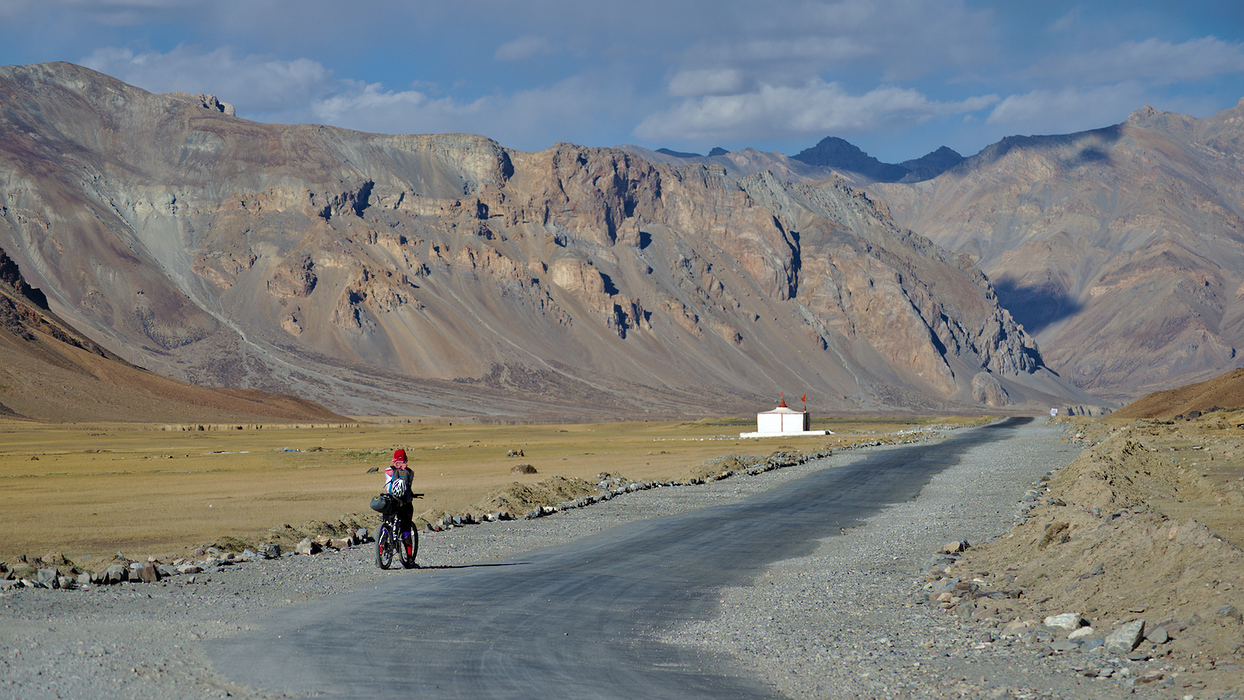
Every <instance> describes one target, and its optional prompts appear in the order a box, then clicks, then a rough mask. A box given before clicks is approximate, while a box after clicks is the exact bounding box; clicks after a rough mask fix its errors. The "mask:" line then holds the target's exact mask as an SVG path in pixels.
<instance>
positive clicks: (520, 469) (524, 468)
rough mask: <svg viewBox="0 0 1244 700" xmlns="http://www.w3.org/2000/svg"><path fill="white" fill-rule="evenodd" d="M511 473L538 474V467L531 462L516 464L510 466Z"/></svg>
mask: <svg viewBox="0 0 1244 700" xmlns="http://www.w3.org/2000/svg"><path fill="white" fill-rule="evenodd" d="M510 473H511V474H537V473H538V472H537V471H536V468H535V467H533V466H531V465H530V464H516V465H514V466H512V467H510Z"/></svg>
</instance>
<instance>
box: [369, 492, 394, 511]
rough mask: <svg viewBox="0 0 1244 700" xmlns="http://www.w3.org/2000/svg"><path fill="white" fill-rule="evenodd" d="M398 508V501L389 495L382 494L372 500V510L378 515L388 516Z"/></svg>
mask: <svg viewBox="0 0 1244 700" xmlns="http://www.w3.org/2000/svg"><path fill="white" fill-rule="evenodd" d="M396 507H397V499H396V498H394V497H392V496H390V495H389V494H387V493H382V494H380V495H378V496H376V497H375V498H373V499H371V509H372V510H374V511H376V512H377V513H384V514H386V515H387V514H388V513H389V512H390V511H392V510H393V509H394V508H396Z"/></svg>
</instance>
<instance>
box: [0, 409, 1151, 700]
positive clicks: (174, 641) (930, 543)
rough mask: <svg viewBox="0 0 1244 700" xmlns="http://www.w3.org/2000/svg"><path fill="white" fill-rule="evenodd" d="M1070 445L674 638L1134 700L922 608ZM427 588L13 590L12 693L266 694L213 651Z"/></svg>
mask: <svg viewBox="0 0 1244 700" xmlns="http://www.w3.org/2000/svg"><path fill="white" fill-rule="evenodd" d="M1060 437H1061V431H1060V430H1059V429H1058V428H1055V427H1048V426H1043V425H1038V426H1029V427H1026V428H1022V429H1021V432H1020V434H1019V437H1018V438H1016V439H1015V440H1012V441H1010V442H1008V443H1006V444H1005V446H1003V445H987V446H983V447H978V448H976V449H974V450H972V451H970V452H969V453H968V454H967V455H966V457H965V460H964V462H963V463H962V464H960V465H959V466H956V467H954V468H952V469H949V470H947V471H946V472H943V473H942V474H940V475H938V476H937V477H935V478H934V480H933V481H932V482H931V483H930V484H929V485H928V486H927V487H926V488H925V489H924V492H923V493H922V495H921V497H920V498H919V499H917V500H915V501H912V502H909V503H904V504H899V505H897V506H895V507H893V508H891V509H889V510H887V511H885V512H883V513H881V514H879V515H877V516H875V517H873V518H871V519H870V520H868V521H867V522H866V523H865V524H864V525H862V526H861V527H858V528H854V529H852V530H850V531H847V532H844V533H843V536H840V537H831V538H828V539H826V540H823V541H822V542H821V544H820V546H819V548H818V549H817V550H816V551H815V552H814V553H813V554H812V555H810V556H807V557H803V558H798V559H792V560H787V561H783V562H779V563H778V564H776V565H774V566H773V567H771V569H770V570H769V571H768V572H767V573H766V574H764V575H763V576H761V577H760V578H759V579H758V580H756V581H755V582H753V584H752V585H749V586H746V587H740V588H729V589H725V590H723V591H722V603H721V608H720V611H721V614H720V615H719V616H718V617H716V618H715V619H713V620H710V621H706V622H702V623H697V624H695V625H692V626H690V627H688V628H684V629H677V630H671V631H669V632H668V635H667V641H671V642H675V643H681V644H688V645H696V646H700V647H704V648H707V649H709V650H710V651H713V652H716V653H722V654H730V655H734V656H735V657H737V663H738V664H739V665H740V667H741V668H742V669H744V670H745V671H746V672H747V673H749V674H751V675H754V676H756V677H759V678H762V679H765V680H767V681H768V682H770V683H772V684H773V685H774V687H775V689H776V690H777V691H778V692H780V693H782V694H785V695H789V696H792V697H849V696H859V697H931V696H941V697H953V696H954V695H955V694H956V693H958V694H960V696H961V697H1068V698H1071V697H1076V698H1083V697H1116V696H1120V695H1122V694H1125V693H1128V692H1131V691H1132V690H1133V688H1131V687H1128V686H1126V685H1125V684H1124V683H1123V682H1122V681H1121V680H1120V678H1123V677H1125V676H1119V677H1114V678H1112V679H1106V680H1102V679H1089V678H1087V677H1085V676H1083V675H1081V674H1079V673H1078V672H1077V670H1076V668H1075V665H1076V664H1082V661H1080V660H1077V659H1073V658H1071V657H1063V656H1059V655H1057V654H1051V653H1050V652H1049V651H1048V650H1045V649H1039V648H1036V647H1025V646H1023V645H1015V644H1010V645H1008V644H1007V643H1006V642H1005V641H1004V640H1001V639H996V638H995V637H996V632H995V631H992V630H989V629H987V628H984V627H982V626H979V625H976V624H974V623H969V622H962V623H961V622H960V621H959V620H958V618H956V617H954V616H953V615H950V614H947V613H945V612H942V611H940V610H937V609H935V608H932V607H930V606H928V605H923V604H920V603H919V602H918V594H919V591H920V588H921V586H922V585H923V584H924V577H923V575H922V574H921V571H922V570H923V569H924V567H925V566H927V564H928V562H929V560H931V559H932V558H933V555H934V552H935V551H936V550H937V549H938V548H939V547H941V545H942V544H944V543H945V542H947V541H952V540H959V539H967V540H968V541H970V542H979V541H982V540H984V539H987V538H990V537H995V536H998V535H1000V534H1001V533H1003V532H1005V531H1006V530H1008V529H1009V528H1010V527H1011V525H1012V524H1013V522H1014V520H1015V518H1016V517H1017V515H1018V514H1019V508H1018V504H1019V501H1020V498H1021V497H1022V496H1023V494H1024V492H1025V490H1026V489H1027V488H1028V485H1029V484H1030V483H1031V482H1032V481H1033V480H1034V479H1036V478H1039V477H1040V476H1041V475H1043V474H1045V473H1046V472H1047V471H1049V470H1051V469H1054V468H1057V467H1061V466H1063V465H1065V464H1067V463H1069V462H1070V461H1071V459H1072V458H1074V456H1075V455H1076V454H1077V453H1078V449H1077V448H1074V447H1070V446H1068V445H1066V444H1064V443H1060V442H1059V438H1060ZM874 449H894V448H888V447H887V448H874ZM867 452H868V451H867V450H861V451H855V452H846V453H841V454H838V455H835V456H833V457H831V458H829V459H827V460H825V461H823V462H820V463H808V464H802V465H796V466H791V467H788V468H785V469H779V470H775V471H770V472H765V473H762V474H758V475H745V474H738V475H735V476H733V477H732V478H730V479H726V480H721V481H715V482H711V483H707V484H703V485H698V486H683V487H663V488H653V489H650V490H645V491H639V492H636V493H628V494H625V495H623V496H620V497H618V498H614V499H612V500H609V501H605V502H602V503H598V504H595V505H592V506H591V507H587V508H578V509H574V510H571V511H567V512H563V513H557V514H555V515H552V516H548V517H543V518H539V519H535V520H518V521H503V522H497V523H488V524H484V525H472V526H467V527H460V528H454V529H451V530H448V531H445V532H437V533H422V534H421V546H420V550H419V563H420V565H421V566H423V567H435V566H454V565H461V564H466V563H470V562H476V561H481V560H488V559H495V558H501V557H506V556H512V555H516V554H519V553H521V552H525V551H529V550H531V549H535V548H538V547H544V546H549V545H555V544H559V543H563V542H568V541H571V540H573V539H577V538H579V537H582V536H584V535H588V534H592V533H595V532H599V531H601V530H604V529H606V528H609V527H612V526H614V525H617V524H621V523H624V522H628V521H632V520H636V519H642V518H650V517H656V516H660V515H664V514H670V513H678V512H686V511H690V510H695V509H699V508H705V507H709V506H712V505H717V504H722V503H728V502H732V501H735V500H738V499H741V498H745V497H747V496H749V495H751V494H754V493H758V492H760V491H764V490H767V489H769V488H772V487H773V486H774V485H776V484H778V483H781V482H784V481H787V480H790V479H794V478H798V477H800V476H803V475H804V474H807V473H809V472H811V471H813V470H815V469H819V468H823V467H824V466H826V465H828V466H833V465H839V464H846V463H848V462H850V461H853V460H857V459H861V458H863V457H864V456H866V454H867ZM418 575H419V572H418V571H417V570H416V571H401V570H390V571H381V570H379V569H377V568H376V566H375V563H374V554H373V552H372V550H371V548H370V547H368V546H362V547H359V548H356V549H350V550H346V551H344V552H339V553H326V554H322V555H317V556H289V555H287V556H283V557H281V558H280V559H276V560H272V561H258V562H254V563H246V564H240V565H236V566H229V567H226V568H225V570H223V571H219V572H208V573H200V574H195V575H183V576H174V577H171V578H169V579H166V580H164V581H161V582H160V583H156V584H131V583H124V584H119V585H114V586H86V587H83V588H82V589H79V590H76V591H55V590H42V589H19V590H15V591H11V592H5V593H0V697H22V698H35V699H37V698H60V697H70V698H75V697H83V698H85V697H132V696H139V695H142V696H145V697H151V698H183V697H223V696H226V695H233V696H237V697H266V696H264V695H256V694H254V693H252V692H251V691H249V690H247V689H246V688H241V687H236V686H233V685H231V684H229V683H228V682H226V681H224V680H223V679H221V678H220V677H218V676H216V675H215V674H214V673H213V672H212V670H211V668H210V665H209V664H208V662H207V660H206V657H205V656H204V655H203V653H202V652H201V650H200V647H199V640H203V639H210V638H227V637H229V636H230V635H232V634H235V633H236V632H237V631H238V630H243V629H247V628H249V626H250V625H252V624H253V622H254V621H255V620H256V619H257V618H258V617H259V616H261V615H263V614H264V613H265V612H266V611H268V610H270V609H272V608H275V607H279V606H284V605H290V604H297V603H303V602H306V601H309V600H314V599H317V598H322V597H324V596H327V595H331V594H334V593H339V592H344V591H348V590H352V589H355V588H358V587H365V586H379V585H383V583H384V581H385V580H387V579H389V580H391V577H395V576H418ZM360 662H361V663H365V660H362V659H361V660H360ZM1102 663H1105V661H1102ZM1121 663H1126V662H1121ZM1135 690H1136V691H1137V692H1143V689H1141V688H1139V687H1137V688H1135Z"/></svg>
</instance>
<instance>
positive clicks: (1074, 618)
mask: <svg viewBox="0 0 1244 700" xmlns="http://www.w3.org/2000/svg"><path fill="white" fill-rule="evenodd" d="M1044 622H1045V626H1046V627H1055V628H1058V629H1060V630H1067V631H1068V632H1071V631H1073V630H1078V629H1080V628H1081V627H1083V626H1084V618H1083V617H1080V613H1076V612H1069V613H1063V614H1061V615H1051V616H1049V617H1047V618H1045V621H1044Z"/></svg>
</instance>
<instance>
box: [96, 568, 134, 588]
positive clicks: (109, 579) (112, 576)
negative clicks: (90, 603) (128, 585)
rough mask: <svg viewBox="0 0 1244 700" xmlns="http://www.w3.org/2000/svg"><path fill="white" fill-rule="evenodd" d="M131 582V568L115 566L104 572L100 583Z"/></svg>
mask: <svg viewBox="0 0 1244 700" xmlns="http://www.w3.org/2000/svg"><path fill="white" fill-rule="evenodd" d="M128 580H130V568H129V567H128V566H125V565H124V564H113V565H112V566H109V567H108V568H107V569H105V570H104V573H103V575H101V576H100V581H99V582H100V583H109V584H111V583H121V582H122V581H128Z"/></svg>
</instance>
